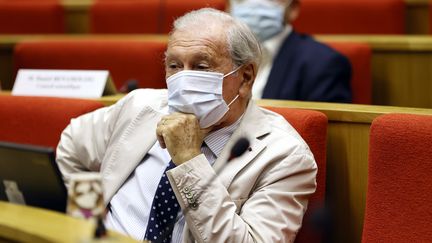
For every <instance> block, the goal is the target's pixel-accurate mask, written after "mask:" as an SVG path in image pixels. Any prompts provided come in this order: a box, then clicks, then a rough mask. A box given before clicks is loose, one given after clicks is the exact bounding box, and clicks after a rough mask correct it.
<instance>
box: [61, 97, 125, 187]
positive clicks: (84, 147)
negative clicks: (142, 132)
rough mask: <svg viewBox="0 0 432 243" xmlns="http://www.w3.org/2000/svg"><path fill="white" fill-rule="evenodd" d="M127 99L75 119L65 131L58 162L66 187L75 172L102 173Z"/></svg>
mask: <svg viewBox="0 0 432 243" xmlns="http://www.w3.org/2000/svg"><path fill="white" fill-rule="evenodd" d="M124 100H125V98H124V99H123V100H121V101H119V102H118V103H116V104H115V105H112V106H110V107H104V108H101V109H98V110H96V111H93V112H90V113H87V114H85V115H82V116H80V117H78V118H75V119H72V120H71V123H70V124H69V125H68V126H67V127H66V128H65V130H64V131H63V132H62V134H61V138H60V142H59V145H58V146H57V151H56V161H57V164H58V165H59V169H60V171H61V173H62V175H63V179H64V181H65V184H66V185H68V184H69V178H70V174H72V173H75V172H80V171H99V169H100V165H101V161H102V159H103V156H104V154H105V151H106V148H107V144H108V141H109V139H110V135H111V134H112V131H113V129H114V126H115V122H116V118H117V117H118V113H120V111H121V108H122V105H123V104H124Z"/></svg>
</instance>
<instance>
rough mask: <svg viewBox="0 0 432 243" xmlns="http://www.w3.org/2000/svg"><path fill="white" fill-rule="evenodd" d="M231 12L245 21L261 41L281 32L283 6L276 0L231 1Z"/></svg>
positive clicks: (282, 26)
mask: <svg viewBox="0 0 432 243" xmlns="http://www.w3.org/2000/svg"><path fill="white" fill-rule="evenodd" d="M231 2H232V6H231V14H232V15H233V17H234V18H237V19H239V20H240V21H243V22H244V23H246V24H247V25H248V26H249V28H251V30H252V31H253V32H254V33H255V34H256V35H257V36H258V38H259V39H260V40H261V41H265V40H268V39H270V38H271V37H273V36H275V35H277V34H279V33H280V32H282V30H283V28H284V14H285V8H284V7H283V6H282V5H281V4H280V3H278V2H276V1H269V0H267V1H264V0H255V1H253V0H247V1H244V2H242V3H237V2H236V1H231Z"/></svg>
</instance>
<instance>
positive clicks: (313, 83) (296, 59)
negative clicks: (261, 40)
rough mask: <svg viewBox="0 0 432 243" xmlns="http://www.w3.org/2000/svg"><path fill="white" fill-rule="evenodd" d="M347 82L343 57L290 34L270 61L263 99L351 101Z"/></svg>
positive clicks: (348, 76)
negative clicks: (271, 64)
mask: <svg viewBox="0 0 432 243" xmlns="http://www.w3.org/2000/svg"><path fill="white" fill-rule="evenodd" d="M350 81H351V64H350V62H349V60H348V59H347V58H346V57H345V56H343V55H341V54H339V53H338V52H336V51H335V50H333V49H331V48H330V47H328V46H326V45H324V44H321V43H319V42H317V41H315V40H313V39H312V38H311V37H310V36H307V35H300V34H298V33H296V32H294V31H293V32H292V33H291V34H290V35H288V37H287V38H286V39H285V41H284V43H283V44H282V46H281V48H280V50H279V53H278V54H277V55H276V57H275V59H274V61H273V67H272V69H271V71H270V75H269V79H268V81H267V84H266V86H265V88H264V93H263V98H267V99H289V100H306V101H326V102H351V85H350Z"/></svg>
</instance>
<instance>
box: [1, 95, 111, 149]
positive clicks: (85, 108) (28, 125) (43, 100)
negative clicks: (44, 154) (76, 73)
mask: <svg viewBox="0 0 432 243" xmlns="http://www.w3.org/2000/svg"><path fill="white" fill-rule="evenodd" d="M101 107H103V104H102V103H100V102H98V101H94V100H80V99H66V98H48V97H24V96H23V97H20V96H0V141H8V142H14V143H23V144H32V145H39V146H48V147H53V148H55V147H57V143H58V142H59V140H60V134H61V132H62V131H63V129H65V128H66V126H67V125H68V124H69V123H70V119H71V118H74V117H78V116H80V115H82V114H85V113H87V112H90V111H93V110H95V109H98V108H101Z"/></svg>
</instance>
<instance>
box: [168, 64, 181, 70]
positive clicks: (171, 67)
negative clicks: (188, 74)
mask: <svg viewBox="0 0 432 243" xmlns="http://www.w3.org/2000/svg"><path fill="white" fill-rule="evenodd" d="M178 67H179V65H178V64H177V63H170V64H168V68H169V69H176V68H178Z"/></svg>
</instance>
